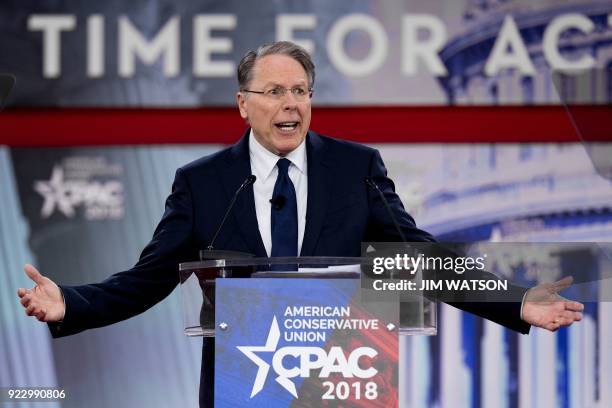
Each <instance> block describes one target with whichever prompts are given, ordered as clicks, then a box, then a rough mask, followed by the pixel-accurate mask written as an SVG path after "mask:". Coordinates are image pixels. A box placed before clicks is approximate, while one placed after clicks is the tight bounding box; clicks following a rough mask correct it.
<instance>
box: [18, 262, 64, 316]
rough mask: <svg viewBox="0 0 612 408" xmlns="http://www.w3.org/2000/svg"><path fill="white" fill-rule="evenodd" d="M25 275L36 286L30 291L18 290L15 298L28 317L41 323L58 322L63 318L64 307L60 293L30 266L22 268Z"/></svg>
mask: <svg viewBox="0 0 612 408" xmlns="http://www.w3.org/2000/svg"><path fill="white" fill-rule="evenodd" d="M23 270H24V271H25V273H26V275H28V277H29V278H30V279H32V280H33V281H34V282H35V283H36V286H34V287H33V288H32V289H24V288H19V289H18V290H17V296H19V297H20V298H21V300H20V302H21V304H22V305H23V307H24V308H25V311H26V314H27V315H28V316H34V317H36V318H37V319H38V320H40V321H41V322H58V321H60V320H62V319H63V318H64V312H65V305H64V298H63V296H62V291H61V290H60V288H59V287H58V286H57V285H56V284H55V282H53V281H52V280H51V279H49V278H46V277H44V276H42V275H41V273H40V272H38V270H37V269H36V268H35V267H33V266H32V265H30V264H26V265H25V267H24V268H23Z"/></svg>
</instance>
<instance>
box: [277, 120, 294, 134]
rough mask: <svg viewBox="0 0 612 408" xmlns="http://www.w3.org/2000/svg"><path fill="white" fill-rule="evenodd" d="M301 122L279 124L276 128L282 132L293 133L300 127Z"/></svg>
mask: <svg viewBox="0 0 612 408" xmlns="http://www.w3.org/2000/svg"><path fill="white" fill-rule="evenodd" d="M298 124H299V122H279V123H275V124H274V126H276V127H277V128H279V129H280V130H281V132H293V131H294V130H295V129H296V128H297V127H298Z"/></svg>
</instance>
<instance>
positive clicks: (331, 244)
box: [49, 131, 529, 406]
mask: <svg viewBox="0 0 612 408" xmlns="http://www.w3.org/2000/svg"><path fill="white" fill-rule="evenodd" d="M248 134H249V131H247V133H246V134H245V135H244V136H243V137H242V139H241V140H240V141H239V142H238V143H237V144H235V145H234V146H232V147H230V148H227V149H225V150H222V151H220V152H218V153H215V154H213V155H211V156H207V157H204V158H202V159H199V160H196V161H194V162H192V163H190V164H187V165H186V166H184V167H182V168H179V169H178V170H177V172H176V177H175V180H174V184H173V187H172V193H171V194H170V196H169V197H168V199H167V201H166V209H165V212H164V215H163V217H162V220H161V221H160V223H159V225H158V226H157V228H156V230H155V233H154V235H153V238H152V240H151V242H150V243H149V244H148V245H147V246H146V247H145V249H144V250H143V252H142V254H141V256H140V259H139V261H138V263H137V264H136V265H135V266H134V267H133V268H132V269H130V270H128V271H124V272H120V273H117V274H115V275H113V276H111V277H110V278H108V279H107V280H105V281H104V282H102V283H96V284H90V285H83V286H73V287H68V286H61V289H62V291H63V294H64V298H65V301H66V316H65V318H64V320H63V322H62V323H55V324H50V325H49V326H50V329H51V332H52V335H53V337H61V336H67V335H71V334H75V333H78V332H80V331H83V330H86V329H91V328H95V327H101V326H105V325H109V324H112V323H115V322H118V321H121V320H124V319H127V318H130V317H132V316H134V315H137V314H139V313H142V312H144V311H145V310H147V309H148V308H150V307H151V306H153V305H154V304H156V303H157V302H159V301H161V300H162V299H164V298H165V297H166V296H168V294H170V292H172V290H173V289H174V287H175V286H176V285H177V284H178V282H179V275H178V264H179V263H180V262H185V261H189V260H197V259H198V251H199V250H200V249H202V248H205V247H206V246H207V245H208V244H209V243H210V240H211V238H212V236H213V234H214V232H215V230H216V228H217V227H218V224H219V222H220V220H221V219H222V217H223V214H224V212H225V210H226V209H227V207H228V204H229V202H230V200H231V198H232V196H233V194H234V192H235V191H236V190H237V189H238V187H239V186H240V185H241V184H242V183H243V182H244V180H245V178H246V177H247V176H248V175H250V174H251V167H250V159H249V147H248V146H249V143H248ZM306 149H307V160H308V203H307V214H306V229H305V232H304V240H303V244H302V250H301V255H302V256H324V255H327V256H349V257H350V256H360V252H361V243H362V242H388V241H400V237H399V234H398V232H397V231H396V229H395V227H394V225H393V223H392V221H391V220H390V217H389V214H388V213H387V210H386V209H385V207H384V205H383V203H382V200H381V199H380V197H379V196H378V195H377V194H376V193H374V192H372V191H370V190H369V189H368V187H367V186H366V185H365V183H364V178H365V177H370V178H372V179H373V180H374V181H375V182H376V184H377V185H378V186H379V187H380V189H381V190H382V191H383V192H384V194H385V196H386V198H387V200H388V201H389V204H390V206H391V208H392V209H393V211H394V213H395V216H396V218H397V221H398V223H399V225H400V227H401V228H402V230H403V233H404V235H405V236H406V239H407V240H408V241H434V238H433V237H432V236H431V235H430V234H428V233H427V232H425V231H422V230H420V229H418V228H417V227H416V225H415V222H414V220H413V219H412V217H411V216H410V215H408V213H407V212H406V211H405V210H404V207H403V205H402V203H401V201H400V199H399V197H398V196H397V194H396V193H395V187H394V185H393V182H392V181H391V180H390V179H389V178H387V171H386V169H385V166H384V164H383V161H382V159H381V157H380V154H379V153H378V151H377V150H374V149H372V148H369V147H365V146H362V145H359V144H356V143H350V142H346V141H340V140H335V139H332V138H329V137H325V136H320V135H317V134H315V133H314V132H309V134H308V136H307V139H306ZM215 248H216V249H227V250H236V251H244V252H250V253H253V254H255V255H256V256H258V257H265V256H266V251H265V248H264V245H263V242H262V240H261V237H260V235H259V229H258V225H257V217H256V214H255V202H254V197H253V188H252V187H248V188H247V189H246V190H245V191H243V192H242V194H241V195H240V196H239V197H238V199H237V202H236V205H235V207H234V209H233V211H232V215H231V216H230V217H229V218H228V220H227V223H226V224H225V226H224V227H223V229H222V231H221V233H220V234H219V236H218V238H217V241H216V243H215ZM523 293H524V290H523V289H520V288H519V289H517V290H516V292H515V293H514V295H513V298H512V299H511V300H513V301H514V302H508V303H496V304H495V305H493V307H492V305H491V304H489V305H483V304H479V303H462V304H457V306H459V307H460V308H462V309H464V310H467V311H470V312H472V313H475V314H478V315H480V316H482V317H485V318H487V319H489V320H493V321H495V322H497V323H500V324H502V325H504V326H507V327H509V328H511V329H514V330H517V331H521V332H527V331H528V330H529V325H527V324H526V323H524V322H522V321H521V320H520V317H519V315H520V300H521V299H522V295H523ZM213 353H214V341H211V340H208V339H205V340H204V349H203V355H202V359H203V364H202V378H201V384H200V403H201V405H202V404H203V405H206V406H208V405H212V403H211V402H210V401H212V390H213V388H212V387H213V384H214V383H213V380H212V373H213V371H212V370H213V362H214V354H213Z"/></svg>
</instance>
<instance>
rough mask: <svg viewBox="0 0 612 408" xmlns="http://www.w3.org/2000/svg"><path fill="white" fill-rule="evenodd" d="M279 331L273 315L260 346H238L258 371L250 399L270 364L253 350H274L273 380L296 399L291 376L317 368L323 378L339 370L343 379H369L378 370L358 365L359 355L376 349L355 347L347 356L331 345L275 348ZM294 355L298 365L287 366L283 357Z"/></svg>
mask: <svg viewBox="0 0 612 408" xmlns="http://www.w3.org/2000/svg"><path fill="white" fill-rule="evenodd" d="M279 339H280V330H279V327H278V322H277V320H276V316H274V319H273V320H272V325H271V326H270V331H269V332H268V338H267V340H266V344H265V345H264V346H238V350H240V351H241V352H242V353H243V354H244V355H245V356H247V357H248V358H249V359H250V360H251V361H252V362H254V363H255V364H257V367H258V370H257V375H256V376H255V382H254V383H253V389H252V390H251V398H253V397H254V396H255V395H257V394H258V393H259V392H260V391H261V390H262V389H263V387H264V384H265V382H266V378H267V376H268V372H269V371H270V364H268V363H267V362H266V361H264V360H263V359H262V358H261V357H259V356H258V355H257V354H256V353H258V352H274V354H273V357H272V369H273V370H274V372H275V373H276V375H277V377H276V378H275V380H276V382H277V383H279V384H280V385H281V386H282V387H283V388H284V389H286V390H287V391H288V392H289V393H291V395H293V396H294V397H295V398H298V395H297V390H296V388H295V383H294V382H293V381H291V379H292V378H295V377H302V378H307V377H310V374H311V371H312V370H318V369H320V370H321V371H320V372H319V377H320V378H327V377H329V375H330V374H332V373H339V374H341V375H342V376H343V377H344V378H355V377H357V378H362V379H365V378H372V377H373V376H375V375H376V374H377V373H378V370H376V369H375V368H374V367H368V368H362V366H361V365H360V359H361V358H362V357H368V358H373V357H375V356H376V355H377V354H378V352H377V351H376V350H374V349H373V348H371V347H358V348H356V349H354V350H353V351H351V353H350V354H349V356H348V358H347V357H346V356H345V355H344V351H343V350H342V348H341V347H337V346H334V347H332V348H331V349H330V350H329V353H328V352H326V351H325V350H324V349H323V348H321V347H281V348H280V349H278V350H277V345H278V340H279ZM288 356H291V357H294V358H295V359H296V360H297V361H299V364H298V365H296V366H293V367H287V366H286V362H285V361H284V360H285V357H288Z"/></svg>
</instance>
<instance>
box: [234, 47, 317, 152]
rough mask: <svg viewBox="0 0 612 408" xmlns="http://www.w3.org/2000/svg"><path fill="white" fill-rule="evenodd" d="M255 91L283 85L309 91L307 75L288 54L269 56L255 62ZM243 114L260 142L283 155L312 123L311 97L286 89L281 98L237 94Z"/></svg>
mask: <svg viewBox="0 0 612 408" xmlns="http://www.w3.org/2000/svg"><path fill="white" fill-rule="evenodd" d="M252 74H253V75H252V77H253V79H252V80H251V83H250V84H248V89H249V90H252V91H266V90H269V89H272V88H276V87H281V88H286V89H292V88H296V87H299V88H303V89H306V90H308V89H309V87H310V85H309V83H308V75H307V74H306V71H305V70H304V68H302V65H301V64H300V63H299V62H297V61H296V60H294V59H293V58H291V57H288V56H286V55H267V56H265V57H263V58H261V59H259V60H257V62H255V65H254V66H253V73H252ZM236 100H237V101H238V108H239V109H240V116H242V118H243V119H245V120H247V121H248V123H249V125H250V126H251V128H252V129H253V134H254V135H255V138H256V139H257V141H258V142H259V143H260V144H261V145H262V146H264V147H265V148H266V149H268V150H269V151H271V152H272V153H274V154H278V155H281V156H284V155H286V154H288V153H289V152H291V151H293V150H294V149H295V148H297V147H298V146H299V145H300V143H302V140H304V138H305V137H306V133H307V132H308V128H309V126H310V114H311V113H310V97H308V96H306V97H305V98H303V99H302V100H298V99H296V97H295V96H294V95H293V94H292V93H291V92H287V93H286V94H285V95H284V96H282V97H281V98H280V99H275V98H272V97H269V96H266V95H262V94H255V93H246V92H238V93H237V94H236Z"/></svg>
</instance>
